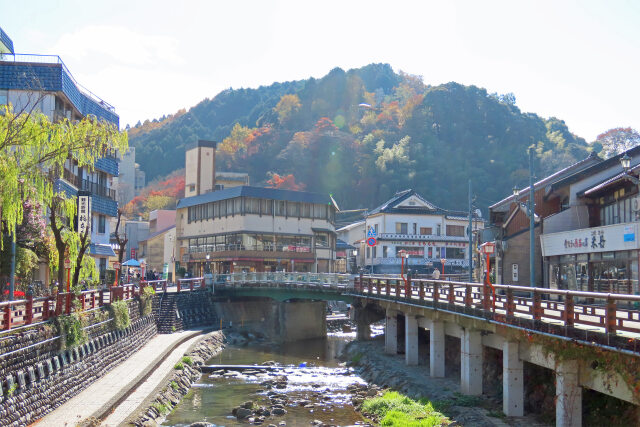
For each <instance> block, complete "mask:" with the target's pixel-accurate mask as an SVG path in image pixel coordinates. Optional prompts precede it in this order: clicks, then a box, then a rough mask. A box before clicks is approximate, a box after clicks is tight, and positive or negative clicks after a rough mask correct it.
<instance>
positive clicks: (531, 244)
mask: <svg viewBox="0 0 640 427" xmlns="http://www.w3.org/2000/svg"><path fill="white" fill-rule="evenodd" d="M534 197H535V190H534V188H533V147H529V283H530V285H529V286H531V287H534V286H535V284H536V269H535V251H536V247H535V234H536V232H535V229H534V227H535V208H536V204H535V201H534Z"/></svg>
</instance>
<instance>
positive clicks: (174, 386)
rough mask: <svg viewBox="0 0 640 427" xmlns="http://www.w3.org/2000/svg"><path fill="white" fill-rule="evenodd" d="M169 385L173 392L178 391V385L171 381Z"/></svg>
mask: <svg viewBox="0 0 640 427" xmlns="http://www.w3.org/2000/svg"><path fill="white" fill-rule="evenodd" d="M170 385H171V388H172V389H174V390H177V389H178V383H177V382H175V381H171V384H170Z"/></svg>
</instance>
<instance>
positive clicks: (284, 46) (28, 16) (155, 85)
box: [0, 0, 640, 141]
mask: <svg viewBox="0 0 640 427" xmlns="http://www.w3.org/2000/svg"><path fill="white" fill-rule="evenodd" d="M639 23H640V1H615V0H609V1H599V2H598V1H557V0H556V1H516V0H507V1H490V0H483V1H478V0H473V1H444V0H443V1H438V2H432V1H413V2H410V1H398V0H395V1H389V0H385V1H377V0H366V1H354V0H342V1H330V0H323V1H304V0H293V1H269V0H256V1H239V0H235V1H229V0H225V1H214V0H208V1H189V0H183V1H164V0H154V1H138V0H127V1H122V0H110V1H98V0H91V1H87V0H77V1H75V0H69V1H55V0H46V1H30V0H22V1H10V0H0V27H2V28H3V29H4V30H5V32H6V33H8V34H9V36H10V37H11V38H12V39H13V43H14V47H15V50H16V52H17V53H40V54H57V55H60V56H61V57H62V59H63V61H64V62H65V63H66V64H67V66H68V67H69V69H70V70H71V72H72V74H73V75H74V76H75V78H76V79H77V80H78V81H79V82H80V83H81V84H82V85H84V86H86V87H87V88H89V89H90V90H91V91H93V92H94V93H96V94H97V95H99V96H100V97H102V98H104V99H105V100H106V101H108V102H109V103H111V104H112V105H114V106H115V107H116V111H117V113H118V114H119V115H120V123H121V126H122V127H124V126H125V125H126V124H127V123H129V124H131V125H133V124H135V123H136V122H137V121H138V120H141V121H144V120H145V119H153V118H154V117H160V116H162V115H163V114H170V113H173V112H175V111H176V110H178V109H180V108H183V107H187V108H189V107H192V106H194V105H195V104H196V103H198V102H199V101H201V100H202V99H204V98H212V97H214V96H215V95H216V94H217V93H218V92H219V91H221V90H223V89H225V88H229V87H233V88H240V87H257V86H259V85H268V84H271V83H272V82H274V81H285V80H296V79H304V78H308V77H310V76H313V77H322V76H323V75H325V74H326V73H327V72H328V71H329V70H331V69H332V68H334V67H341V68H343V69H345V70H346V69H349V68H354V67H361V66H363V65H366V64H369V63H372V62H387V63H389V64H391V66H392V67H393V68H394V70H396V71H399V70H402V71H405V72H407V73H411V74H418V75H421V76H423V78H424V82H425V83H428V84H432V85H436V84H440V83H446V82H449V81H456V82H459V83H463V84H467V85H476V86H481V87H484V88H486V89H487V90H488V91H489V92H499V93H506V92H513V93H514V94H515V95H516V99H517V105H518V106H519V107H520V108H521V109H522V110H523V111H529V112H535V113H537V114H539V115H541V116H544V117H549V116H556V117H558V118H561V119H563V120H565V121H566V123H567V124H568V125H569V128H570V129H571V131H572V132H574V133H576V134H578V135H580V136H582V137H584V138H585V139H587V141H592V140H594V139H595V137H596V136H597V135H598V134H599V133H601V132H603V131H605V130H607V129H610V128H612V127H618V126H632V127H634V128H636V129H639V130H640V114H639V108H638V105H639V103H638V100H640V84H639V79H640V24H639Z"/></svg>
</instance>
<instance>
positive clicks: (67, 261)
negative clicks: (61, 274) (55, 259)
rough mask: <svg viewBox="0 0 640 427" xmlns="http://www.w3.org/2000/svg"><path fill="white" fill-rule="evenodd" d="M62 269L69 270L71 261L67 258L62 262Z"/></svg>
mask: <svg viewBox="0 0 640 427" xmlns="http://www.w3.org/2000/svg"><path fill="white" fill-rule="evenodd" d="M64 268H71V260H70V259H69V258H67V259H65V260H64Z"/></svg>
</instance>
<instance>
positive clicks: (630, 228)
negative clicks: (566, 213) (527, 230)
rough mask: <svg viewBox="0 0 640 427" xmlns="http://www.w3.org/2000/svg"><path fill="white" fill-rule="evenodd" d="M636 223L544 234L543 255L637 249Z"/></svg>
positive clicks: (542, 240) (542, 239) (542, 242)
mask: <svg viewBox="0 0 640 427" xmlns="http://www.w3.org/2000/svg"><path fill="white" fill-rule="evenodd" d="M636 227H637V225H636V224H616V225H609V226H605V227H597V228H583V229H580V230H571V231H565V232H561V233H551V234H543V235H542V236H541V238H540V240H541V244H542V255H543V256H555V255H568V254H583V253H593V252H609V251H621V250H630V249H636V248H637V247H638V245H637V243H636V239H635V234H636Z"/></svg>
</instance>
